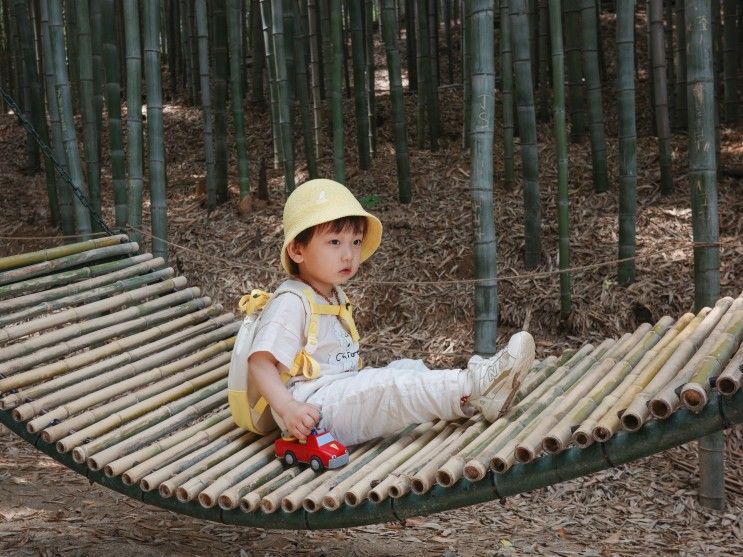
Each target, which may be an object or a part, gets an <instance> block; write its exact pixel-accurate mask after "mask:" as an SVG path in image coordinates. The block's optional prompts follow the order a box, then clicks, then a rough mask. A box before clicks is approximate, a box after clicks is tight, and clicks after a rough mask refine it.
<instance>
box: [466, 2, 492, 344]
mask: <svg viewBox="0 0 743 557" xmlns="http://www.w3.org/2000/svg"><path fill="white" fill-rule="evenodd" d="M468 17H469V18H470V23H471V27H470V31H471V34H470V37H471V41H472V43H471V44H472V49H471V53H472V68H471V79H472V123H471V128H470V129H471V130H472V132H471V134H472V138H471V143H470V144H471V145H472V168H471V172H472V203H473V206H474V212H475V223H476V224H475V228H476V230H475V245H474V251H475V277H476V278H477V279H478V282H477V284H476V285H475V352H476V353H477V354H480V355H482V356H483V357H485V356H490V355H492V354H495V351H496V346H495V339H496V338H497V336H498V335H497V326H498V289H497V280H496V273H497V271H496V250H495V246H496V241H495V234H496V231H495V224H494V222H495V220H494V216H493V132H494V129H495V96H494V94H495V63H494V59H493V34H494V31H493V3H492V2H489V1H488V0H478V1H474V0H473V1H472V3H471V4H470V11H469V13H468Z"/></svg>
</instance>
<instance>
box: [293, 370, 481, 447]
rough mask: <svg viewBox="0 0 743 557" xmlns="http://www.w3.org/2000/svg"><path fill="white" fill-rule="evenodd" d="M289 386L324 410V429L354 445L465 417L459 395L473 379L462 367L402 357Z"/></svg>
mask: <svg viewBox="0 0 743 557" xmlns="http://www.w3.org/2000/svg"><path fill="white" fill-rule="evenodd" d="M290 390H291V393H292V396H293V397H294V398H295V399H296V400H299V401H302V402H307V403H309V404H314V405H316V406H318V407H319V408H320V411H321V412H322V419H321V420H320V424H319V425H320V427H321V428H323V429H327V430H330V431H331V432H332V433H333V435H335V437H336V438H337V439H338V440H339V441H340V442H341V443H343V444H345V445H355V444H357V443H362V442H364V441H367V440H369V439H373V438H375V437H382V436H388V435H394V434H396V433H399V432H400V431H402V430H403V429H405V428H406V427H407V426H409V425H411V424H417V423H423V422H427V421H431V420H436V419H441V420H454V419H457V418H460V417H464V416H466V415H467V414H466V413H465V412H464V410H463V409H462V406H461V402H460V399H461V397H462V396H464V395H468V394H469V392H470V382H469V377H468V373H467V372H466V371H463V370H461V369H447V370H435V371H431V370H429V369H428V368H426V366H425V365H424V364H423V362H422V361H421V360H398V361H395V362H391V363H390V364H389V365H388V366H387V367H383V368H364V369H362V370H361V371H357V372H348V373H342V374H338V375H326V376H322V377H320V378H318V379H315V380H312V381H303V382H300V383H296V384H295V385H293V386H292V387H291V388H290Z"/></svg>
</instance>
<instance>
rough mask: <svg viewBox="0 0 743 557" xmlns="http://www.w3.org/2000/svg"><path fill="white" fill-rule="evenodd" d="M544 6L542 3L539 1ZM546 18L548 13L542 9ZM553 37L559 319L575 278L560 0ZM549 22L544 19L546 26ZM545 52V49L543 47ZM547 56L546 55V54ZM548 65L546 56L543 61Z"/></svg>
mask: <svg viewBox="0 0 743 557" xmlns="http://www.w3.org/2000/svg"><path fill="white" fill-rule="evenodd" d="M540 5H542V6H543V4H540ZM542 16H544V18H545V19H546V16H547V14H546V13H545V11H544V10H543V11H542ZM549 16H550V31H551V33H550V36H551V42H550V46H551V51H552V83H553V88H554V105H555V108H554V112H555V116H554V125H555V151H556V155H557V180H558V199H557V207H558V234H559V238H560V239H559V256H558V259H559V261H558V265H559V267H560V270H561V271H562V272H561V273H560V318H561V319H563V320H567V318H568V316H569V315H570V312H571V311H572V278H571V276H570V273H569V272H568V271H567V269H569V268H570V206H569V199H568V195H569V194H568V138H567V129H566V125H565V62H564V54H563V42H562V7H561V4H560V1H559V0H555V1H552V2H550V3H549ZM546 24H547V22H546V21H545V27H546V26H547V25H546ZM544 52H546V49H545V50H544ZM545 58H546V55H545ZM542 65H543V66H545V67H546V65H547V61H546V59H545V61H544V63H543V64H542ZM542 79H543V81H542V89H543V90H545V91H546V89H547V77H546V72H545V74H544V75H543V76H542Z"/></svg>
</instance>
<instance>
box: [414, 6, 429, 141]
mask: <svg viewBox="0 0 743 557" xmlns="http://www.w3.org/2000/svg"><path fill="white" fill-rule="evenodd" d="M426 1H427V0H416V2H415V26H416V29H415V32H416V36H417V37H418V39H419V41H418V44H417V45H416V54H417V58H416V66H417V72H416V73H417V76H418V83H417V85H416V90H417V92H418V96H417V110H416V114H417V118H416V126H415V132H416V134H415V135H416V144H417V147H418V149H424V148H425V146H426V122H427V118H426V113H427V111H428V102H427V98H428V94H429V87H428V83H427V81H426V78H427V76H428V75H429V73H430V72H428V73H427V72H426V68H429V69H430V64H429V62H428V46H429V44H428V38H427V35H428V34H427V32H424V31H425V28H426V27H427V26H428V17H427V14H426Z"/></svg>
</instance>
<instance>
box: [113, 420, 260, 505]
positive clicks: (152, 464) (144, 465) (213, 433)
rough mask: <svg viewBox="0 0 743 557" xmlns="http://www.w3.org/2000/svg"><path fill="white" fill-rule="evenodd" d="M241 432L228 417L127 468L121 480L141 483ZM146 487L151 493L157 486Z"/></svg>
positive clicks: (149, 485) (148, 485) (129, 482)
mask: <svg viewBox="0 0 743 557" xmlns="http://www.w3.org/2000/svg"><path fill="white" fill-rule="evenodd" d="M241 432H242V430H241V429H240V428H238V427H237V426H236V425H235V420H234V419H233V418H232V416H231V415H230V416H228V417H227V418H225V419H224V420H222V421H221V422H219V423H218V424H216V425H213V426H212V427H210V428H208V429H205V430H202V431H199V432H198V433H197V434H196V435H194V436H193V437H190V438H188V439H184V440H183V441H181V442H180V443H176V444H175V445H173V446H172V447H169V448H167V449H165V450H164V451H162V452H161V453H158V454H156V455H153V456H151V457H150V458H148V459H147V460H144V461H143V462H141V463H139V464H137V465H136V466H134V467H132V468H129V470H126V471H124V472H122V474H121V480H122V481H123V482H124V483H125V484H126V485H134V484H136V483H141V482H142V481H143V480H144V478H145V476H147V475H148V474H152V473H155V472H157V471H158V470H160V468H161V467H163V466H165V465H168V464H171V463H172V462H173V461H175V460H176V459H179V458H180V457H182V456H186V455H189V454H191V453H192V452H193V451H195V450H198V449H200V448H202V447H204V446H205V445H207V444H208V443H211V442H213V441H215V440H216V439H221V438H222V437H223V436H225V435H227V434H230V433H231V434H232V435H239V434H240V433H241ZM253 437H254V438H255V437H257V435H256V434H253ZM147 487H148V488H149V489H148V490H147V491H151V490H152V489H155V488H157V484H147Z"/></svg>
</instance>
